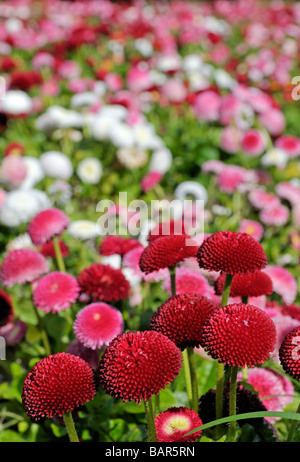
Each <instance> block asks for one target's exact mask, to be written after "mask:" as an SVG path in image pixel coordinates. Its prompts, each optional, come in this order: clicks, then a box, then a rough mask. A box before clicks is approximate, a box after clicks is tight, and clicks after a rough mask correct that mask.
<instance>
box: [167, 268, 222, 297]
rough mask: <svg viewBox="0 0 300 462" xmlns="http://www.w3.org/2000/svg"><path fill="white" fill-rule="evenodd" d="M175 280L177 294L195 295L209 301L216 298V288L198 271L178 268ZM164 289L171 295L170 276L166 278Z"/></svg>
mask: <svg viewBox="0 0 300 462" xmlns="http://www.w3.org/2000/svg"><path fill="white" fill-rule="evenodd" d="M175 280H176V294H185V293H195V294H199V295H202V296H203V297H206V298H209V299H214V298H215V292H214V288H213V287H212V286H211V285H210V284H209V282H208V281H207V279H206V278H205V277H204V276H203V275H202V274H201V273H199V272H198V271H194V270H192V269H189V268H184V267H179V268H176V278H175ZM162 287H163V289H164V290H166V291H167V292H168V293H169V294H170V295H171V293H172V291H171V281H170V275H169V274H168V275H167V276H166V278H165V281H164V283H163V285H162Z"/></svg>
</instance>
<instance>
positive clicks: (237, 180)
mask: <svg viewBox="0 0 300 462" xmlns="http://www.w3.org/2000/svg"><path fill="white" fill-rule="evenodd" d="M244 181H246V171H245V169H243V168H242V167H238V166H237V165H228V166H226V167H225V168H224V169H223V170H222V171H221V172H220V173H219V174H218V175H217V185H218V186H219V188H220V190H221V191H223V192H225V193H227V194H231V193H233V192H234V191H236V190H237V189H238V187H239V186H240V185H241V184H242V183H244Z"/></svg>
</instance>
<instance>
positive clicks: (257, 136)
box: [242, 129, 266, 157]
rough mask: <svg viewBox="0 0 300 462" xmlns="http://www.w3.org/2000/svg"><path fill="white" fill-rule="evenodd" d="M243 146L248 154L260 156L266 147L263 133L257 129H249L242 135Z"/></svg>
mask: <svg viewBox="0 0 300 462" xmlns="http://www.w3.org/2000/svg"><path fill="white" fill-rule="evenodd" d="M242 148H243V150H244V151H245V153H246V154H248V156H252V157H256V156H259V155H260V154H262V153H263V152H264V151H265V149H266V141H265V138H264V136H263V134H262V133H261V132H259V131H258V130H255V129H250V130H247V131H246V132H245V133H244V135H243V137H242Z"/></svg>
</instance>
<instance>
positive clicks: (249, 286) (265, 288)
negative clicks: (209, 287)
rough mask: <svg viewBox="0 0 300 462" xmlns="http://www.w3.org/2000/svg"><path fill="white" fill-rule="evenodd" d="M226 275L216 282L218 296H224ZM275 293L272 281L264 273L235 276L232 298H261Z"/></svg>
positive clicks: (256, 272) (231, 291)
mask: <svg viewBox="0 0 300 462" xmlns="http://www.w3.org/2000/svg"><path fill="white" fill-rule="evenodd" d="M225 276H226V275H225V273H221V275H220V277H219V278H218V280H217V281H216V282H215V291H216V294H217V295H222V293H223V290H224V284H225ZM272 293H273V283H272V279H271V278H270V277H269V276H268V275H267V274H266V273H264V272H263V271H255V272H254V273H244V274H235V275H234V276H233V279H232V283H231V287H230V296H231V297H260V296H261V295H271V294H272Z"/></svg>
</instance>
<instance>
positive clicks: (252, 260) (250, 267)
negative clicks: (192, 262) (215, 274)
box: [197, 231, 267, 274]
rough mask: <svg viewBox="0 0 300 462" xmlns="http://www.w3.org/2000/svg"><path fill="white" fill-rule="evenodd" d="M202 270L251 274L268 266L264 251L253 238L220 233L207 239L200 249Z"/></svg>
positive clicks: (232, 233) (198, 254)
mask: <svg viewBox="0 0 300 462" xmlns="http://www.w3.org/2000/svg"><path fill="white" fill-rule="evenodd" d="M197 259H198V263H199V266H200V268H203V269H206V270H209V271H223V272H224V273H227V274H237V273H250V272H254V271H256V270H261V269H263V268H264V267H265V266H266V265H267V257H266V254H265V251H264V249H263V248H262V246H261V245H260V243H259V242H257V241H256V240H255V239H254V238H253V237H252V236H250V235H249V234H246V233H237V232H233V231H219V232H216V233H213V234H211V235H210V236H209V237H207V238H206V239H205V240H204V241H203V243H202V244H201V246H200V247H199V249H198V253H197Z"/></svg>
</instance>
